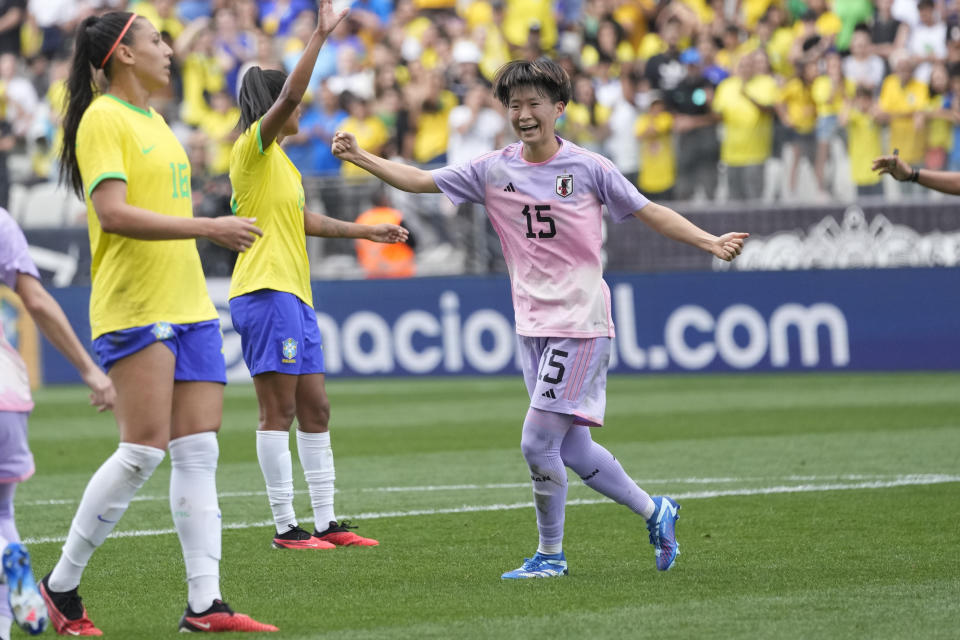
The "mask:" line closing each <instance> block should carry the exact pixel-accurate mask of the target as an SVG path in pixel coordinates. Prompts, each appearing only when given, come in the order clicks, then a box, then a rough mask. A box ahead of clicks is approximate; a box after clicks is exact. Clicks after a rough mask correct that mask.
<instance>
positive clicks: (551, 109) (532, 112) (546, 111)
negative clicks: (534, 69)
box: [507, 86, 564, 147]
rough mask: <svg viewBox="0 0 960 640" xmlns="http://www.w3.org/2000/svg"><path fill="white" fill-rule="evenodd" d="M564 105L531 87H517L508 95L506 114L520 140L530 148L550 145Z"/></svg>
mask: <svg viewBox="0 0 960 640" xmlns="http://www.w3.org/2000/svg"><path fill="white" fill-rule="evenodd" d="M563 109H564V104H563V103H562V102H553V101H551V100H550V98H548V97H547V96H546V95H544V94H542V93H540V92H539V91H538V90H537V89H536V88H534V87H533V86H521V87H517V88H516V89H514V90H513V91H512V92H511V93H510V102H509V103H508V104H507V113H508V114H509V117H510V124H511V125H512V126H513V130H514V132H516V134H517V136H518V137H519V138H520V140H521V141H522V142H523V143H524V144H525V145H529V146H531V147H539V146H542V145H544V144H551V143H552V142H553V140H554V128H555V126H556V123H557V118H559V117H560V116H561V115H563Z"/></svg>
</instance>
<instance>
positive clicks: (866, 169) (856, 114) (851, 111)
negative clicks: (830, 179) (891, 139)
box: [839, 86, 883, 197]
mask: <svg viewBox="0 0 960 640" xmlns="http://www.w3.org/2000/svg"><path fill="white" fill-rule="evenodd" d="M881 119H882V115H881V114H880V113H879V109H878V108H877V106H876V105H875V104H874V103H873V90H872V89H871V88H870V87H866V86H862V87H857V89H856V96H855V97H854V99H853V100H852V101H850V102H849V103H847V104H846V105H844V107H843V109H842V110H841V111H840V115H839V122H840V125H841V126H842V127H845V128H846V131H847V153H848V155H849V156H850V178H851V179H852V180H853V184H854V185H856V187H857V196H858V197H865V196H882V195H883V183H882V182H881V181H880V174H878V173H875V172H874V171H873V170H872V169H871V168H870V163H871V161H872V160H873V159H874V158H876V157H877V156H879V155H880V154H881V153H882V141H881V138H880V135H881Z"/></svg>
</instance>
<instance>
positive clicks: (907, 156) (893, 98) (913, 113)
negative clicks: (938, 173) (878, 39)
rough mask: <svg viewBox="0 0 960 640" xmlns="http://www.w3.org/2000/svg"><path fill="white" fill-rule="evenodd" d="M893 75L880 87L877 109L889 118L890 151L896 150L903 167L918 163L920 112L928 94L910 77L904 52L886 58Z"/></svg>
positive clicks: (920, 155)
mask: <svg viewBox="0 0 960 640" xmlns="http://www.w3.org/2000/svg"><path fill="white" fill-rule="evenodd" d="M890 64H891V66H892V67H893V73H891V74H890V75H888V76H887V77H886V78H884V80H883V84H882V85H881V86H880V98H879V105H880V109H881V110H882V111H883V112H884V113H886V114H887V115H888V116H889V117H890V148H891V149H899V150H900V157H901V158H902V159H903V161H904V162H906V163H907V164H921V163H922V162H923V155H924V151H925V146H926V145H925V144H924V143H925V141H924V138H923V135H921V132H922V131H923V111H924V109H926V107H927V101H928V100H929V94H930V91H929V89H928V87H927V85H926V84H924V83H922V82H920V81H919V80H917V79H915V78H914V77H913V61H912V60H911V59H910V54H908V53H907V52H906V51H905V50H899V51H895V52H894V53H893V54H891V55H890Z"/></svg>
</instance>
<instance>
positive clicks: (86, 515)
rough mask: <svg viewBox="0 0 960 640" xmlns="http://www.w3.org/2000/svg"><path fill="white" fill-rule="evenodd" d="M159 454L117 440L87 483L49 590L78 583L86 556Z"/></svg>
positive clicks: (148, 473) (103, 537) (153, 466)
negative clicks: (115, 445)
mask: <svg viewBox="0 0 960 640" xmlns="http://www.w3.org/2000/svg"><path fill="white" fill-rule="evenodd" d="M163 455H164V451H163V449H157V448H156V447H148V446H146V445H142V444H133V443H130V442H121V443H120V445H119V446H118V447H117V450H116V451H115V452H114V453H113V455H112V456H110V457H109V458H107V460H106V461H105V462H104V463H103V464H102V465H100V468H99V469H97V472H96V473H94V474H93V477H92V478H90V482H88V483H87V488H86V490H84V492H83V498H81V500H80V506H78V507H77V513H76V515H75V516H74V517H73V522H72V523H71V524H70V532H69V533H68V534H67V541H66V542H64V543H63V549H62V553H61V554H60V559H59V560H58V561H57V564H56V566H55V567H54V568H53V571H52V572H51V573H50V582H49V585H50V589H51V590H52V591H69V590H70V589H74V588H76V587H77V586H78V585H79V584H80V577H81V576H82V575H83V570H84V569H85V568H86V566H87V562H88V561H89V560H90V556H92V555H93V552H94V551H95V550H96V548H97V547H99V546H100V545H101V544H103V541H104V540H106V538H107V535H109V533H110V532H111V531H113V527H114V525H116V523H117V521H118V520H120V517H121V516H122V515H123V513H124V512H125V511H126V510H127V507H128V506H129V505H130V500H132V499H133V496H134V495H136V493H137V490H138V489H140V487H142V486H143V483H144V482H146V481H147V479H148V478H149V477H150V476H151V474H153V471H154V469H156V468H157V465H159V464H160V462H161V461H162V460H163Z"/></svg>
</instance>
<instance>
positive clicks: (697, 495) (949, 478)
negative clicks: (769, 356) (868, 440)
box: [23, 474, 960, 544]
mask: <svg viewBox="0 0 960 640" xmlns="http://www.w3.org/2000/svg"><path fill="white" fill-rule="evenodd" d="M951 482H960V476H957V475H947V474H913V475H904V476H897V477H896V478H895V479H893V480H865V481H862V482H833V483H829V484H798V485H778V486H772V487H758V488H753V489H721V490H716V491H689V492H686V493H674V494H673V495H672V496H671V497H672V498H674V499H675V500H701V499H709V498H723V497H727V496H759V495H770V494H777V493H812V492H818V491H855V490H862V489H890V488H893V487H905V486H917V485H930V484H946V483H951ZM610 502H612V501H611V500H608V499H606V498H591V499H573V500H567V506H579V505H592V504H607V503H610ZM531 507H533V503H532V502H514V503H510V504H483V505H463V506H460V507H450V508H443V509H413V510H410V511H374V512H369V513H358V514H355V515H344V516H341V517H342V518H344V519H349V520H375V519H378V518H409V517H413V516H435V515H442V514H451V513H476V512H480V511H509V510H512V509H529V508H531ZM306 519H308V518H305V520H306ZM272 524H273V521H272V520H263V521H260V522H230V523H227V522H225V523H223V528H224V529H251V528H255V527H267V526H270V525H272ZM173 533H176V530H175V529H135V530H131V531H115V532H113V533H111V534H110V535H109V536H107V537H109V538H142V537H147V536H160V535H169V534H173ZM65 540H66V537H65V536H58V537H57V536H55V537H43V538H27V539H25V540H23V543H24V544H47V543H55V542H57V543H59V542H64V541H65Z"/></svg>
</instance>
